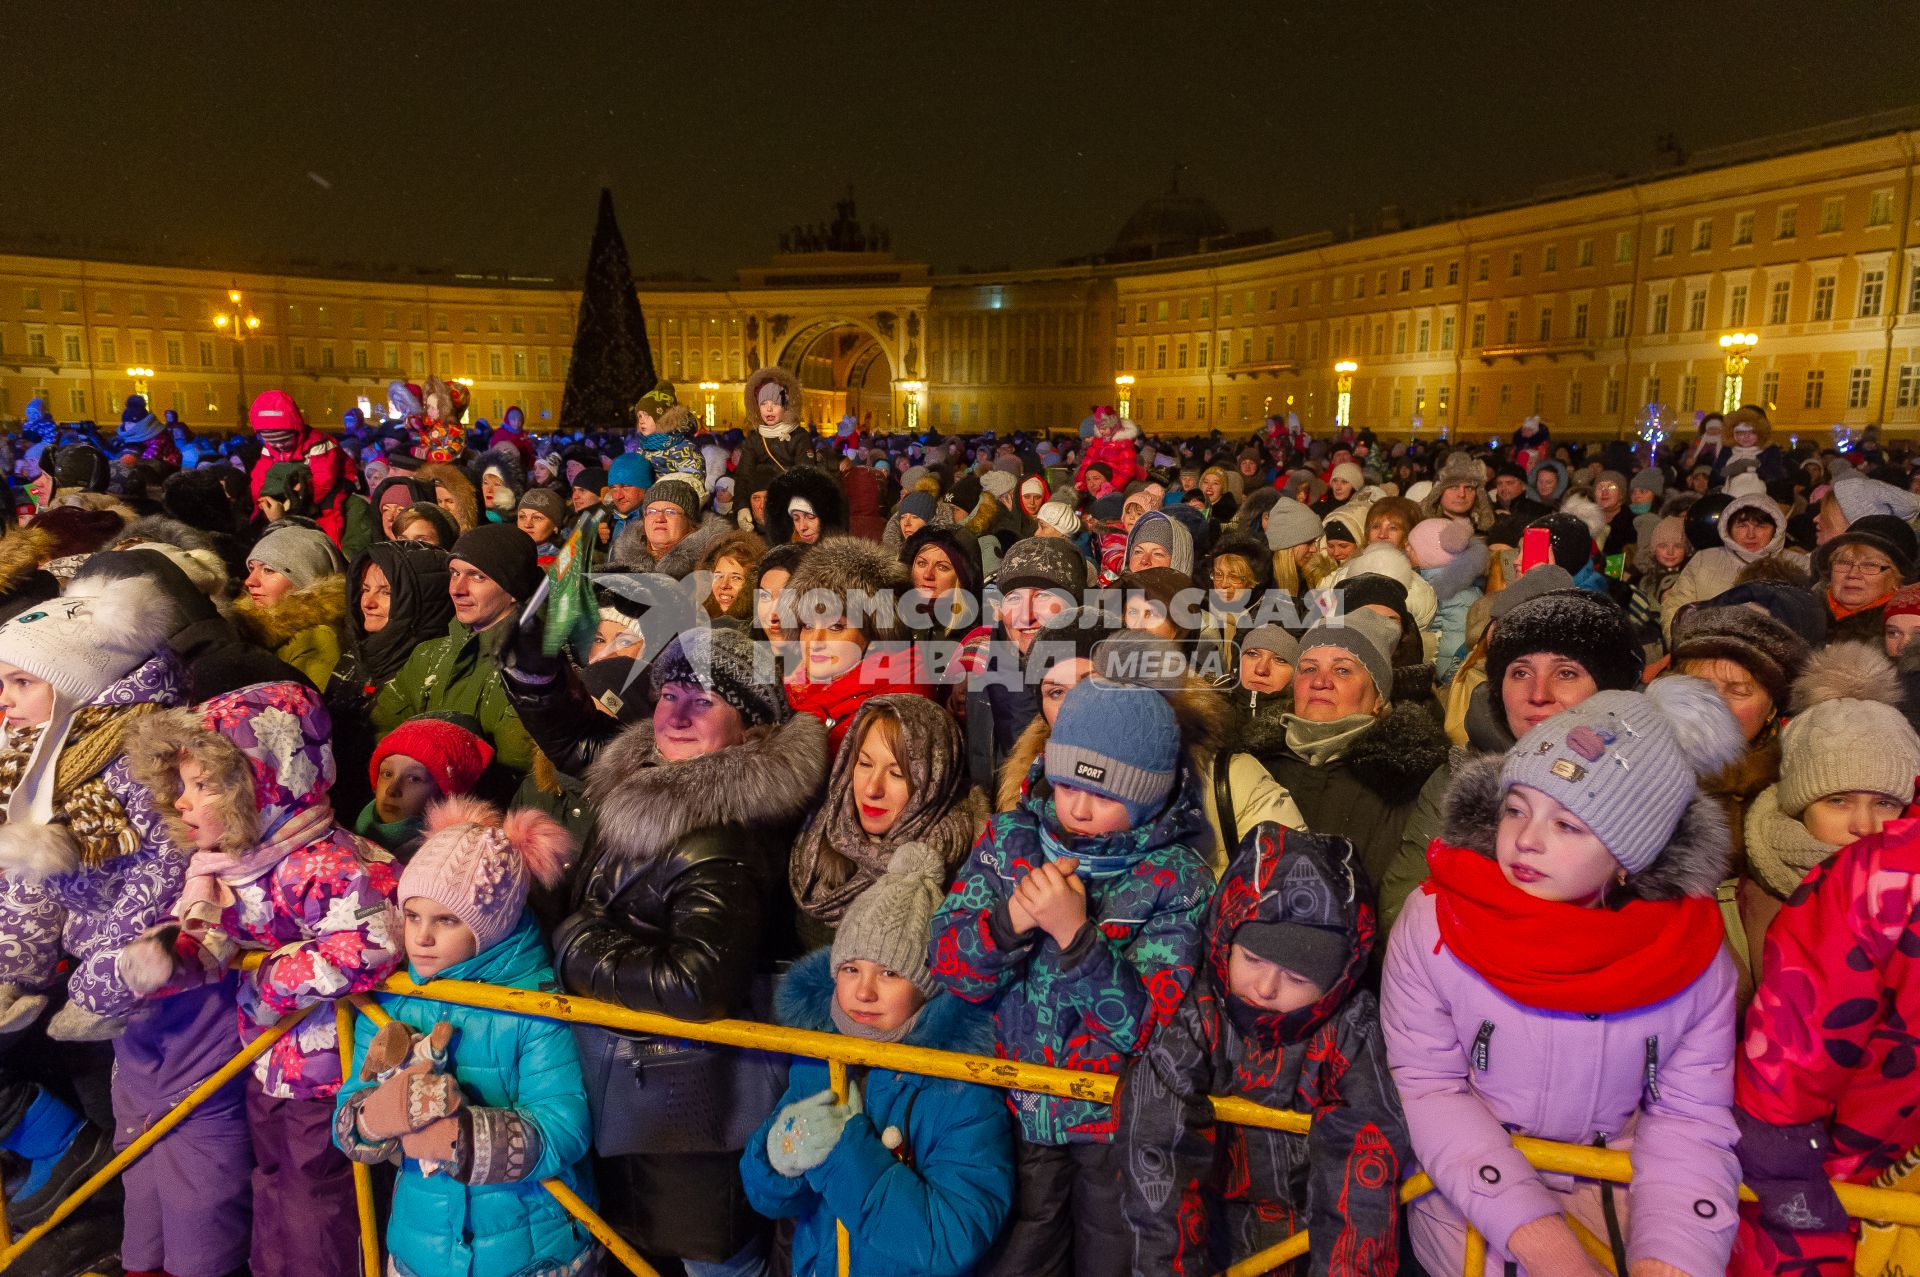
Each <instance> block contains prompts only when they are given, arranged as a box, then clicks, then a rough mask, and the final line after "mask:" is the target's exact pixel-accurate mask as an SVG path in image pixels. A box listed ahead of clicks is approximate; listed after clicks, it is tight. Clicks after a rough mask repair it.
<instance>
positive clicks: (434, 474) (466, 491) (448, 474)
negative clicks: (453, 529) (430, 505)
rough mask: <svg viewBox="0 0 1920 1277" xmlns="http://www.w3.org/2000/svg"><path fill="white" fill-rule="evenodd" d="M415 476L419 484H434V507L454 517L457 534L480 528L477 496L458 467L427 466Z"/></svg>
mask: <svg viewBox="0 0 1920 1277" xmlns="http://www.w3.org/2000/svg"><path fill="white" fill-rule="evenodd" d="M414 473H415V474H416V475H418V477H419V480H420V482H421V483H430V484H432V485H433V501H434V504H435V505H437V506H439V507H440V508H441V509H442V510H445V511H446V512H447V513H448V514H450V515H452V516H453V521H454V523H455V524H456V525H457V526H458V527H459V529H460V531H462V532H471V531H473V530H474V529H475V528H477V527H479V526H480V519H481V514H480V494H479V493H477V492H475V491H474V487H473V480H471V479H469V478H467V476H466V473H465V472H464V471H462V470H461V469H460V468H459V467H458V466H453V465H445V464H441V465H426V466H421V467H420V469H419V470H417V471H415V472H414Z"/></svg>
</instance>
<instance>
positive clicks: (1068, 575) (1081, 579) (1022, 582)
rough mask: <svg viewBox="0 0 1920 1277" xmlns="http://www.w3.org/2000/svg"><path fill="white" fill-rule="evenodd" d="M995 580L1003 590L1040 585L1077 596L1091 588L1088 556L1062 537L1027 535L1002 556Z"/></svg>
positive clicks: (1042, 587) (997, 585) (999, 588)
mask: <svg viewBox="0 0 1920 1277" xmlns="http://www.w3.org/2000/svg"><path fill="white" fill-rule="evenodd" d="M993 584H994V588H995V589H997V590H999V591H1000V592H1001V593H1002V594H1011V593H1013V591H1015V590H1018V589H1021V588H1022V587H1025V586H1036V587H1038V588H1040V589H1043V590H1065V591H1067V592H1068V593H1070V594H1072V595H1073V596H1074V597H1075V598H1076V599H1077V598H1078V597H1079V596H1080V594H1081V592H1082V591H1084V590H1085V589H1086V588H1087V558H1086V556H1085V555H1084V554H1081V553H1080V551H1079V550H1077V549H1075V548H1074V545H1073V543H1072V542H1071V541H1067V540H1065V539H1063V538H1061V537H1026V538H1024V539H1022V540H1019V541H1015V542H1014V543H1013V545H1012V546H1011V547H1009V548H1008V550H1007V552H1006V553H1005V554H1003V555H1001V556H1000V566H999V568H998V569H997V570H996V571H995V572H994V574H993Z"/></svg>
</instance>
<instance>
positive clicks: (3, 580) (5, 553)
mask: <svg viewBox="0 0 1920 1277" xmlns="http://www.w3.org/2000/svg"><path fill="white" fill-rule="evenodd" d="M53 551H54V540H53V537H52V536H51V535H50V534H49V533H47V532H46V531H45V530H43V529H41V528H21V529H19V530H18V531H14V532H9V533H7V535H5V536H0V593H4V592H6V591H8V590H12V589H13V588H14V587H15V586H18V585H19V584H21V583H22V582H23V581H25V580H26V579H27V578H28V577H30V576H32V575H33V574H34V573H35V572H38V571H39V570H40V565H41V564H42V563H45V562H46V561H47V559H49V558H50V557H52V555H53Z"/></svg>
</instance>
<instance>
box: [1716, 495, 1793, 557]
mask: <svg viewBox="0 0 1920 1277" xmlns="http://www.w3.org/2000/svg"><path fill="white" fill-rule="evenodd" d="M1742 510H1751V511H1753V512H1754V513H1755V514H1758V515H1760V516H1762V517H1763V518H1765V519H1766V520H1767V521H1768V522H1769V523H1771V524H1773V535H1772V536H1771V537H1769V538H1767V543H1766V544H1765V545H1763V546H1761V547H1760V548H1759V549H1758V550H1743V549H1741V548H1740V543H1739V542H1737V541H1735V540H1734V539H1733V527H1732V523H1733V516H1734V515H1736V514H1738V513H1740V512H1741V511H1742ZM1714 530H1715V531H1717V532H1718V533H1719V534H1720V544H1721V545H1723V546H1725V547H1726V548H1727V550H1728V551H1729V552H1730V553H1732V555H1733V557H1735V558H1736V559H1739V560H1740V561H1741V562H1742V563H1752V562H1753V561H1754V560H1756V559H1764V558H1766V557H1767V556H1768V555H1770V554H1778V553H1779V552H1780V550H1781V549H1782V548H1783V547H1785V545H1786V544H1787V516H1786V515H1784V514H1782V513H1780V507H1779V506H1778V505H1775V504H1774V500H1773V498H1772V497H1770V496H1768V495H1767V494H1766V493H1764V492H1756V493H1754V494H1753V495H1752V496H1748V497H1736V498H1734V499H1733V500H1732V501H1729V502H1728V503H1727V508H1726V509H1724V510H1722V511H1721V512H1720V521H1719V522H1718V523H1717V524H1715V525H1714Z"/></svg>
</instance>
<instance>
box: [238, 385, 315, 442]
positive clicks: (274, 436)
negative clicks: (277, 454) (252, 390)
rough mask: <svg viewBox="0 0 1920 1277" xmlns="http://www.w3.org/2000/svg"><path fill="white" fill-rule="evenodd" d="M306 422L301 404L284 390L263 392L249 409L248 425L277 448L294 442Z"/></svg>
mask: <svg viewBox="0 0 1920 1277" xmlns="http://www.w3.org/2000/svg"><path fill="white" fill-rule="evenodd" d="M306 424H307V422H306V418H304V417H302V416H301V415H300V405H299V404H296V403H295V402H294V401H293V396H292V395H290V394H288V393H287V392H286V391H284V390H267V391H263V392H261V394H259V395H258V396H257V397H255V399H254V401H253V406H252V407H250V408H248V409H247V425H248V426H250V427H252V429H253V433H255V434H257V435H259V436H260V437H261V438H262V439H263V440H265V441H266V442H267V443H269V444H272V445H273V446H274V447H276V448H284V447H286V446H287V445H288V444H290V443H292V442H293V440H294V438H295V437H296V436H298V435H299V433H300V431H301V430H303V429H305V428H306Z"/></svg>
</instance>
